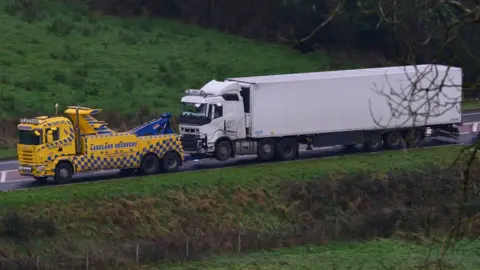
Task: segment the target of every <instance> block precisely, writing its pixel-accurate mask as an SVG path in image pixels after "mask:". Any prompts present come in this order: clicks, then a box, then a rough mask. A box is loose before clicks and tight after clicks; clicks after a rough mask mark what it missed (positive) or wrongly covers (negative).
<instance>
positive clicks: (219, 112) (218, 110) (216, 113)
mask: <svg viewBox="0 0 480 270" xmlns="http://www.w3.org/2000/svg"><path fill="white" fill-rule="evenodd" d="M213 108H214V109H215V110H214V112H213V119H217V118H219V117H222V116H223V106H218V105H216V104H215V105H213Z"/></svg>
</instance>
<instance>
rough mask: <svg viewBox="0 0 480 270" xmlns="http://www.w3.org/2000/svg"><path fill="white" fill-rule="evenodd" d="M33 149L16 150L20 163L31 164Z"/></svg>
mask: <svg viewBox="0 0 480 270" xmlns="http://www.w3.org/2000/svg"><path fill="white" fill-rule="evenodd" d="M33 155H34V152H33V150H19V151H18V161H19V162H20V163H26V164H31V163H33V162H34V158H33Z"/></svg>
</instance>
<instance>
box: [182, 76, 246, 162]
mask: <svg viewBox="0 0 480 270" xmlns="http://www.w3.org/2000/svg"><path fill="white" fill-rule="evenodd" d="M241 91H242V89H241V85H240V84H239V83H238V82H229V81H226V82H219V81H216V80H212V81H210V82H208V83H207V84H206V85H204V86H203V87H202V88H201V89H190V90H187V91H185V94H186V95H185V96H184V97H182V99H181V103H182V111H181V115H180V118H179V120H180V121H179V122H180V125H179V128H180V134H181V140H182V146H183V149H184V151H185V152H186V153H188V154H190V155H191V156H192V157H198V158H202V157H215V158H216V159H218V160H220V161H224V160H227V159H229V158H230V157H233V156H234V155H235V154H236V153H238V151H237V150H238V149H237V143H238V142H240V141H242V140H244V139H245V138H246V129H247V128H248V126H247V123H248V121H247V118H248V114H246V113H245V109H244V108H245V106H244V98H243V97H242V94H241Z"/></svg>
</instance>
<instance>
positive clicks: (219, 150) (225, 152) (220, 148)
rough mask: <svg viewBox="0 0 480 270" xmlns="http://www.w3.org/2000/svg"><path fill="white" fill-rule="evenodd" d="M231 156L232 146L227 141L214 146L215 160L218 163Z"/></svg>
mask: <svg viewBox="0 0 480 270" xmlns="http://www.w3.org/2000/svg"><path fill="white" fill-rule="evenodd" d="M231 156H232V145H231V144H230V142H229V141H220V142H219V143H217V145H216V146H215V158H216V159H217V160H219V161H225V160H227V159H229V158H230V157H231Z"/></svg>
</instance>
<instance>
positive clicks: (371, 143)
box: [363, 135, 383, 152]
mask: <svg viewBox="0 0 480 270" xmlns="http://www.w3.org/2000/svg"><path fill="white" fill-rule="evenodd" d="M382 146H383V141H382V137H381V136H380V135H378V136H374V137H372V138H369V139H367V140H365V141H364V142H363V147H364V148H365V150H367V151H370V152H373V151H378V150H380V148H382Z"/></svg>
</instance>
